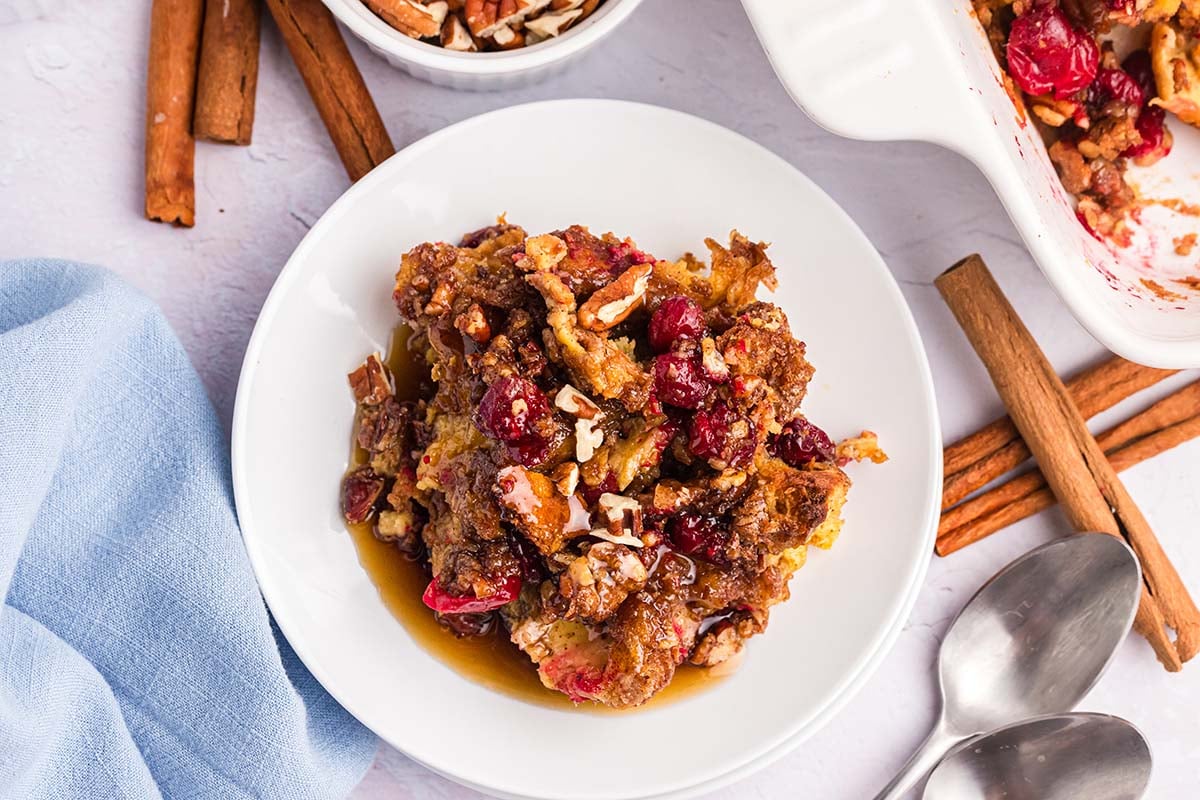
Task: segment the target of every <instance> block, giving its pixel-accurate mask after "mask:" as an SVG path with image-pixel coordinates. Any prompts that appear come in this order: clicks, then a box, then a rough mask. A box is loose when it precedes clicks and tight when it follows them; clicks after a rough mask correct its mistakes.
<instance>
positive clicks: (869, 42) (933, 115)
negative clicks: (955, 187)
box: [742, 0, 996, 156]
mask: <svg viewBox="0 0 1200 800" xmlns="http://www.w3.org/2000/svg"><path fill="white" fill-rule="evenodd" d="M742 2H743V4H744V5H745V7H746V12H747V14H748V15H749V16H750V20H751V22H752V24H753V25H754V29H755V32H756V33H757V34H758V37H759V39H760V40H761V42H762V44H763V47H764V48H765V49H766V51H767V55H768V57H769V58H770V59H771V63H772V65H773V66H774V68H775V71H776V73H777V74H778V75H779V78H780V80H781V81H782V82H783V84H784V86H785V87H786V88H787V90H788V92H789V93H790V94H791V95H792V97H793V98H794V99H795V101H796V102H797V104H799V105H800V107H801V108H803V109H804V111H805V112H806V113H807V114H808V115H809V116H810V117H812V118H813V119H814V120H815V121H816V122H817V123H818V124H820V125H821V126H822V127H825V128H828V129H829V130H831V131H833V132H834V133H837V134H840V135H842V136H847V137H850V138H854V139H867V140H875V141H880V140H888V141H894V140H919V141H928V142H934V143H936V144H941V145H943V146H946V147H949V148H951V149H953V150H957V151H958V152H960V153H963V154H965V155H968V156H969V155H971V154H972V153H973V152H974V150H975V145H976V143H977V142H978V141H979V137H978V136H977V133H978V132H977V131H976V130H975V128H976V126H977V125H978V124H979V123H980V120H979V119H978V118H977V117H978V114H979V111H978V107H977V104H970V103H962V102H961V101H960V100H958V98H964V97H969V95H967V94H965V93H964V88H965V89H967V90H970V89H971V88H972V87H971V81H972V80H975V81H977V82H982V81H987V82H989V83H991V84H992V85H991V86H990V87H988V88H989V89H992V90H994V89H995V88H996V85H995V78H996V75H995V73H994V72H993V71H989V70H990V69H991V64H994V60H993V59H992V57H991V54H990V52H987V49H986V48H987V42H986V40H985V39H984V37H983V35H982V33H981V32H980V30H979V28H978V23H977V22H976V21H975V19H974V17H973V16H972V12H971V5H970V3H969V2H968V1H967V0H953V1H952V2H944V0H942V1H941V2H937V3H935V4H930V3H926V2H895V0H848V2H844V3H838V4H830V3H828V2H821V3H818V2H815V0H742ZM938 6H940V8H939V7H938ZM960 37H961V40H960ZM967 48H970V49H971V50H979V51H980V53H981V54H982V55H984V56H986V58H980V59H976V58H966V56H967V55H968V50H967ZM989 62H990V63H989ZM984 64H987V65H988V66H986V67H984V66H978V65H984ZM976 66H978V74H975V75H972V74H970V73H971V72H972V70H971V69H970V67H976ZM975 91H979V89H978V88H976V89H975Z"/></svg>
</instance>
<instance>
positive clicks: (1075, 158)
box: [973, 0, 1200, 244]
mask: <svg viewBox="0 0 1200 800" xmlns="http://www.w3.org/2000/svg"><path fill="white" fill-rule="evenodd" d="M973 3H974V8H975V12H976V15H977V16H978V18H979V21H980V23H981V25H982V26H983V29H984V31H985V32H986V34H987V36H988V39H989V40H990V42H991V44H992V48H993V50H994V51H995V54H996V58H997V59H998V60H999V62H1000V65H1001V67H1002V68H1003V78H1004V81H1005V87H1006V88H1007V89H1008V93H1009V95H1010V96H1011V97H1012V98H1013V100H1014V102H1015V103H1016V104H1017V109H1018V112H1019V115H1020V118H1021V120H1022V121H1023V122H1025V121H1027V120H1028V119H1029V118H1030V117H1032V119H1033V121H1034V124H1036V125H1037V126H1038V127H1039V129H1040V130H1041V132H1042V133H1043V135H1044V138H1045V139H1046V141H1047V144H1048V146H1049V153H1050V160H1051V161H1052V162H1053V163H1054V166H1055V168H1056V169H1057V171H1058V174H1059V177H1060V178H1061V180H1062V183H1063V187H1064V188H1065V189H1066V190H1067V191H1068V192H1070V193H1071V194H1072V195H1074V196H1075V197H1076V198H1077V200H1078V216H1079V219H1080V221H1081V222H1082V223H1083V224H1084V226H1085V227H1087V228H1088V230H1090V231H1091V232H1092V233H1093V235H1097V236H1098V237H1100V236H1102V237H1105V238H1108V239H1109V240H1111V241H1114V242H1115V243H1117V244H1127V243H1128V241H1129V238H1130V230H1129V225H1128V223H1129V221H1130V220H1131V219H1136V218H1137V215H1138V213H1139V209H1140V208H1141V203H1140V202H1139V201H1140V198H1139V197H1138V196H1137V191H1136V189H1135V187H1133V186H1132V185H1130V183H1129V182H1128V181H1127V180H1126V170H1127V167H1128V166H1129V164H1131V163H1132V164H1136V165H1138V166H1149V165H1150V164H1153V163H1155V162H1156V161H1158V160H1159V159H1161V158H1163V157H1164V156H1166V155H1167V154H1168V153H1169V152H1170V151H1171V146H1172V136H1171V131H1170V129H1169V128H1168V126H1167V123H1166V117H1167V114H1168V113H1169V114H1171V115H1173V116H1174V117H1175V118H1176V119H1178V120H1180V121H1181V122H1184V123H1187V124H1190V125H1200V72H1198V70H1200V38H1198V37H1200V1H1198V0H973Z"/></svg>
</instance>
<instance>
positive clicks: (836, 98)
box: [743, 0, 1200, 368]
mask: <svg viewBox="0 0 1200 800" xmlns="http://www.w3.org/2000/svg"><path fill="white" fill-rule="evenodd" d="M743 3H744V4H745V6H746V9H747V12H748V13H749V15H750V19H751V20H752V22H753V24H754V27H755V30H756V31H757V33H758V35H759V38H760V39H761V40H762V43H763V45H764V47H765V48H766V50H767V54H768V55H769V57H770V59H771V62H772V64H773V65H774V67H775V70H776V72H777V73H778V74H779V77H780V79H781V80H782V81H783V83H784V85H785V86H786V87H787V89H788V91H789V92H790V93H791V94H792V97H793V98H795V100H796V102H797V103H798V104H799V105H800V106H801V107H802V108H803V109H804V110H805V112H806V113H808V114H809V115H810V116H811V117H812V118H813V119H814V120H815V121H816V122H817V123H819V124H820V125H822V126H824V127H826V128H828V129H829V130H831V131H833V132H835V133H838V134H840V135H843V136H849V137H853V138H856V139H867V140H920V141H927V142H933V143H935V144H939V145H942V146H944V147H948V148H950V149H952V150H955V151H957V152H959V153H961V154H962V155H964V156H965V157H967V158H968V159H970V160H971V161H973V162H974V163H975V164H976V165H977V166H978V167H979V169H980V170H982V171H983V173H984V174H985V175H986V176H987V178H988V180H989V181H991V184H992V186H993V187H994V188H995V190H996V192H997V194H998V195H999V196H1000V199H1001V201H1002V202H1003V203H1004V206H1005V208H1006V209H1007V210H1008V213H1009V215H1010V216H1011V217H1012V220H1013V223H1014V224H1015V225H1016V227H1017V229H1018V230H1019V231H1020V232H1021V235H1022V237H1023V238H1024V240H1025V244H1026V246H1027V247H1028V248H1029V251H1030V253H1032V255H1033V257H1034V259H1035V260H1036V261H1037V263H1038V264H1039V265H1040V266H1041V268H1042V271H1043V272H1044V273H1045V274H1046V277H1047V278H1048V279H1049V281H1050V283H1051V284H1052V285H1053V286H1054V288H1055V290H1056V291H1057V292H1058V293H1059V295H1060V296H1061V297H1062V299H1063V301H1064V302H1065V303H1066V304H1067V306H1068V307H1069V308H1070V310H1071V312H1072V313H1073V314H1074V315H1075V317H1076V318H1077V319H1078V320H1079V321H1080V323H1082V324H1083V325H1084V327H1086V328H1087V329H1088V330H1089V331H1090V332H1091V333H1092V335H1093V336H1095V337H1096V338H1097V339H1098V340H1100V342H1102V343H1103V344H1104V345H1106V346H1107V347H1108V348H1109V349H1111V350H1113V351H1114V352H1116V353H1118V354H1119V355H1122V356H1124V357H1126V358H1129V359H1132V360H1134V361H1138V362H1141V363H1144V364H1149V365H1153V366H1159V367H1176V368H1183V367H1197V366H1200V289H1198V288H1195V287H1189V285H1188V284H1187V281H1186V279H1187V278H1189V277H1191V276H1196V275H1200V266H1197V261H1198V260H1200V247H1198V248H1197V249H1196V251H1195V252H1194V253H1193V254H1190V255H1186V256H1185V255H1179V254H1176V252H1175V248H1174V246H1173V243H1172V240H1173V238H1174V237H1178V236H1181V235H1183V234H1186V233H1191V232H1195V231H1198V230H1200V219H1197V218H1196V217H1194V216H1186V215H1182V214H1177V213H1174V212H1172V211H1169V210H1168V209H1167V208H1165V207H1161V206H1153V207H1150V208H1147V209H1146V210H1145V212H1144V213H1143V215H1142V223H1141V224H1140V225H1139V226H1138V228H1137V230H1136V232H1135V235H1134V241H1133V243H1132V244H1131V245H1130V246H1128V247H1126V248H1117V247H1114V246H1112V245H1110V244H1106V243H1101V242H1099V241H1097V240H1096V239H1095V238H1093V237H1092V236H1091V235H1090V234H1089V233H1088V232H1087V231H1086V230H1085V229H1084V227H1083V226H1082V225H1081V224H1080V223H1079V221H1078V220H1077V219H1076V217H1075V211H1074V208H1073V205H1072V201H1071V198H1070V196H1068V195H1067V194H1066V192H1065V191H1064V190H1063V188H1062V186H1061V184H1060V183H1059V180H1058V177H1057V175H1056V174H1055V172H1054V168H1053V166H1052V165H1051V164H1050V160H1049V158H1048V157H1047V155H1046V149H1045V147H1044V145H1043V143H1042V141H1041V139H1040V137H1039V135H1038V132H1037V130H1036V129H1035V128H1034V126H1033V125H1032V123H1028V124H1026V123H1024V122H1023V121H1022V120H1021V119H1019V118H1018V115H1017V113H1016V110H1015V108H1014V106H1013V103H1012V100H1011V99H1010V98H1009V96H1008V95H1007V93H1006V92H1005V90H1004V87H1003V84H1002V83H1001V81H1000V72H999V67H998V66H997V64H996V60H995V58H994V57H993V55H992V52H991V50H990V48H989V46H988V44H987V42H986V41H985V39H984V37H983V32H982V30H981V29H980V27H979V23H978V21H977V20H976V19H975V16H974V14H973V13H972V10H971V4H970V1H969V0H909V1H908V2H895V0H848V1H847V2H843V3H838V4H835V5H830V4H829V3H828V2H817V0H788V2H782V0H743ZM1168 125H1169V126H1170V128H1171V131H1172V132H1173V134H1174V136H1175V149H1174V152H1172V153H1171V154H1170V155H1169V156H1168V157H1167V158H1165V159H1163V160H1162V161H1160V162H1159V163H1158V164H1157V165H1155V166H1154V167H1151V168H1149V169H1144V170H1134V171H1133V172H1131V173H1130V180H1131V182H1132V183H1134V184H1135V185H1136V186H1137V187H1138V188H1139V189H1140V191H1141V192H1142V194H1143V196H1146V197H1153V198H1161V199H1166V198H1182V199H1183V200H1185V201H1190V202H1200V175H1197V174H1196V171H1195V165H1197V164H1200V131H1196V130H1194V129H1192V128H1189V127H1188V126H1186V125H1184V124H1182V123H1180V122H1178V121H1176V120H1174V119H1173V118H1168ZM964 255H966V254H965V253H964ZM1196 286H1200V280H1198V281H1197V283H1196Z"/></svg>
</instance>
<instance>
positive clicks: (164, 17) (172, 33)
mask: <svg viewBox="0 0 1200 800" xmlns="http://www.w3.org/2000/svg"><path fill="white" fill-rule="evenodd" d="M203 18H204V0H154V1H153V3H152V4H151V6H150V55H149V64H148V66H147V69H146V219H151V220H157V221H159V222H170V223H173V224H176V225H184V226H186V227H189V228H190V227H191V226H192V225H194V224H195V223H196V185H195V173H194V170H195V157H196V141H195V139H193V138H192V104H193V101H194V100H195V94H196V54H197V52H198V50H199V47H200V25H201V21H202V20H203Z"/></svg>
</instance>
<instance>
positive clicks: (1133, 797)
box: [924, 714, 1152, 800]
mask: <svg viewBox="0 0 1200 800" xmlns="http://www.w3.org/2000/svg"><path fill="white" fill-rule="evenodd" d="M1151 764H1152V759H1151V757H1150V747H1149V746H1148V745H1147V744H1146V739H1145V737H1143V736H1142V734H1141V732H1140V731H1138V729H1137V728H1135V727H1133V725H1131V724H1129V723H1128V722H1126V721H1125V720H1123V719H1120V718H1118V717H1110V716H1108V715H1106V714H1062V715H1058V716H1051V717H1039V718H1037V719H1032V720H1027V721H1025V722H1018V723H1017V724H1016V725H1010V726H1008V727H1006V728H1001V729H1000V730H998V731H993V732H991V733H989V734H987V735H985V736H981V737H979V738H978V739H972V740H971V741H969V742H965V743H964V744H961V745H959V746H958V747H956V748H955V749H954V750H953V751H951V753H950V755H948V756H946V758H945V759H944V760H943V761H942V763H940V764H938V765H937V769H935V770H934V771H933V774H932V775H930V776H929V782H928V783H927V784H925V795H924V798H925V800H991V799H992V798H997V797H1003V798H1006V800H1138V798H1140V797H1141V796H1142V795H1143V794H1144V793H1145V792H1146V785H1147V784H1148V783H1149V782H1150V767H1151Z"/></svg>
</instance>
